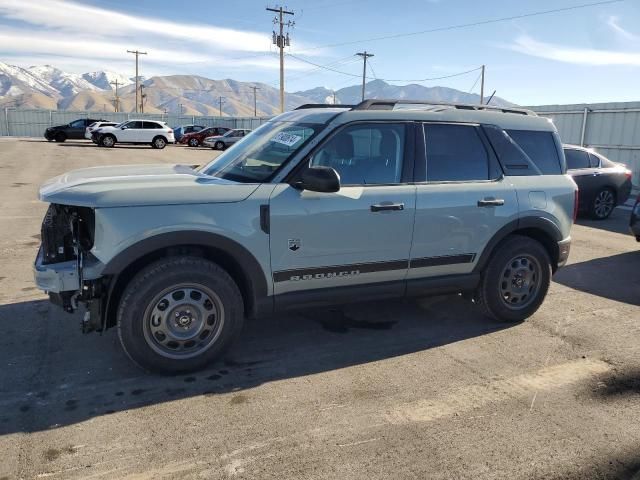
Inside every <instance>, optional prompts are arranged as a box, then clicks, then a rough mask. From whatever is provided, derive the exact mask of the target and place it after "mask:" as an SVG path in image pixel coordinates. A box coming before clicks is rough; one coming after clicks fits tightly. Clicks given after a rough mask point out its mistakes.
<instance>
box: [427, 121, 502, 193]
mask: <svg viewBox="0 0 640 480" xmlns="http://www.w3.org/2000/svg"><path fill="white" fill-rule="evenodd" d="M424 133H425V142H426V154H427V181H428V182H464V181H474V180H489V177H490V175H489V156H488V154H487V150H486V149H485V147H484V144H483V143H482V140H481V139H480V136H479V135H478V131H477V129H476V127H474V126H472V125H450V124H424Z"/></svg>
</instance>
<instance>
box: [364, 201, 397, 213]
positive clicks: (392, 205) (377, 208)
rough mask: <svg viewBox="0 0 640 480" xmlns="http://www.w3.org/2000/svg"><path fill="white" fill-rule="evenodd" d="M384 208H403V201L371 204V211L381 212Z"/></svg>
mask: <svg viewBox="0 0 640 480" xmlns="http://www.w3.org/2000/svg"><path fill="white" fill-rule="evenodd" d="M384 210H404V203H376V204H375V205H371V211H372V212H382V211H384Z"/></svg>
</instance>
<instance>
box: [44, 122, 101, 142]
mask: <svg viewBox="0 0 640 480" xmlns="http://www.w3.org/2000/svg"><path fill="white" fill-rule="evenodd" d="M95 122H104V120H99V119H92V118H80V119H78V120H74V121H73V122H71V123H67V124H66V125H58V126H55V127H49V128H47V129H46V130H45V131H44V138H46V139H47V140H49V141H50V142H51V141H52V140H55V141H56V142H64V141H65V140H67V139H73V140H80V139H84V131H85V129H86V128H87V127H88V126H89V125H91V124H92V123H95Z"/></svg>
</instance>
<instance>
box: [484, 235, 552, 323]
mask: <svg viewBox="0 0 640 480" xmlns="http://www.w3.org/2000/svg"><path fill="white" fill-rule="evenodd" d="M550 282H551V260H550V258H549V254H548V253H547V251H546V249H545V248H544V247H543V246H542V244H540V243H539V242H537V241H536V240H533V239H532V238H529V237H525V236H521V235H511V236H509V237H507V239H506V240H504V241H503V242H502V243H500V244H499V245H498V246H497V247H496V250H495V253H494V254H493V256H492V257H491V259H490V260H489V264H488V266H487V268H486V269H485V271H484V272H483V274H482V280H481V281H480V286H479V287H478V291H477V292H476V295H475V298H474V300H475V302H476V303H477V304H478V305H479V306H480V308H481V309H482V311H483V313H484V314H485V315H487V316H488V317H491V318H493V319H496V320H502V321H506V322H522V321H524V320H526V319H527V318H529V317H530V316H531V315H533V314H534V313H535V312H536V310H538V308H539V307H540V305H541V304H542V302H543V301H544V298H545V296H546V295H547V291H548V290H549V284H550Z"/></svg>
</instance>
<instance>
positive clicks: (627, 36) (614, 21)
mask: <svg viewBox="0 0 640 480" xmlns="http://www.w3.org/2000/svg"><path fill="white" fill-rule="evenodd" d="M619 21H620V18H618V17H616V16H615V15H612V16H610V17H609V18H608V19H607V25H608V26H609V28H611V30H613V31H614V32H615V33H616V34H617V35H618V36H619V37H620V38H622V39H623V40H629V41H632V42H637V41H640V36H638V35H636V34H634V33H631V32H630V31H628V30H625V29H624V28H622V27H621V26H620V24H619V23H618V22H619Z"/></svg>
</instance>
